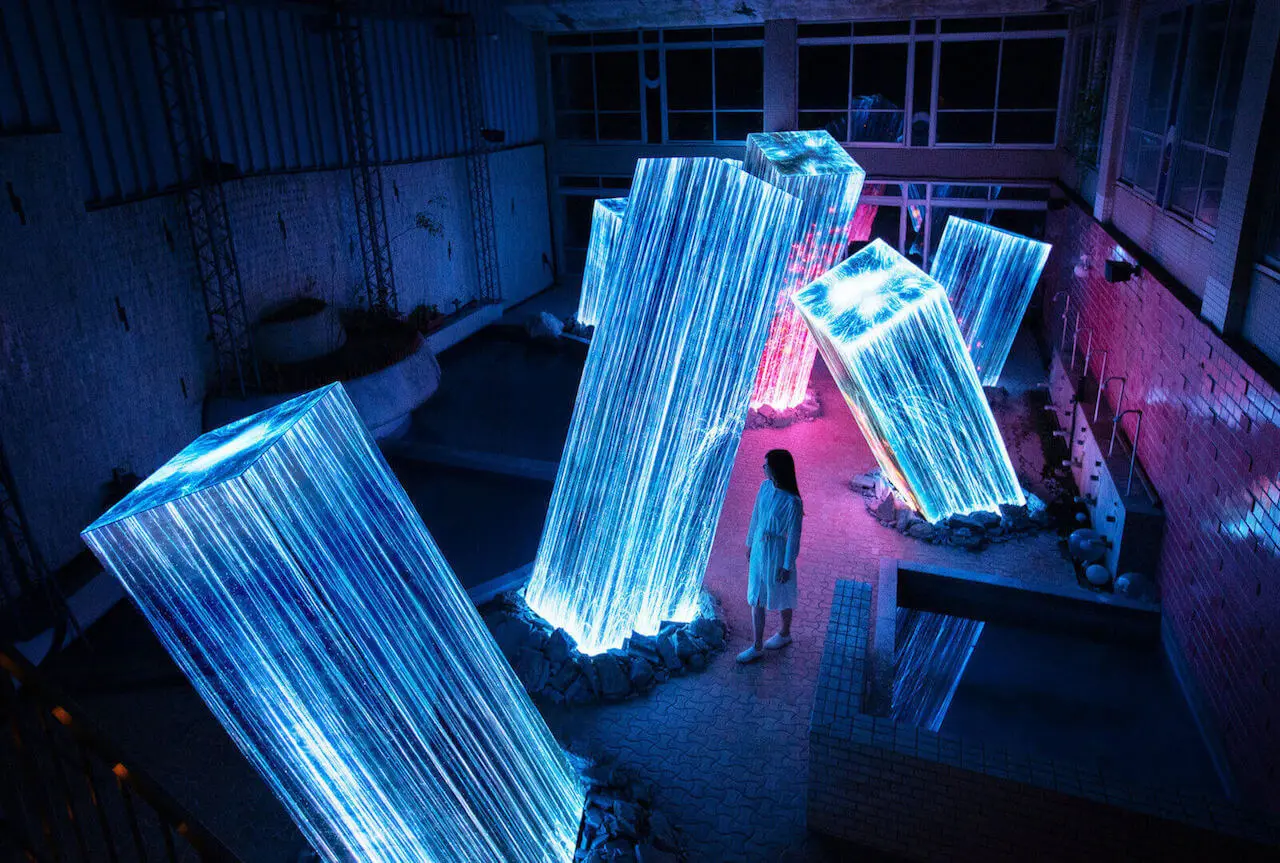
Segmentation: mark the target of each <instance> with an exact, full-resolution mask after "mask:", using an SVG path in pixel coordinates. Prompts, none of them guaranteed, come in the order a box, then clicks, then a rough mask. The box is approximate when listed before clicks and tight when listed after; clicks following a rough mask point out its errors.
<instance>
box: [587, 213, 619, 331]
mask: <svg viewBox="0 0 1280 863" xmlns="http://www.w3.org/2000/svg"><path fill="white" fill-rule="evenodd" d="M626 212H627V199H626V198H599V199H597V200H596V203H595V206H594V207H592V208H591V239H590V240H589V241H588V243H587V263H586V266H585V267H583V270H582V293H581V295H580V296H579V297H578V323H580V324H583V325H585V326H589V327H595V326H599V324H600V300H601V297H600V286H601V285H602V284H603V283H604V280H605V276H606V274H607V273H608V272H609V260H610V257H611V256H612V253H613V246H614V241H616V240H617V238H618V231H619V229H620V228H621V227H622V217H623V216H625V215H626Z"/></svg>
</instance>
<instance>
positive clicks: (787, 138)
mask: <svg viewBox="0 0 1280 863" xmlns="http://www.w3.org/2000/svg"><path fill="white" fill-rule="evenodd" d="M743 165H744V168H745V169H746V171H747V173H749V174H753V175H755V176H757V177H759V178H761V179H762V180H766V181H768V182H769V183H771V184H773V185H775V186H777V187H778V188H780V189H783V190H784V191H787V192H790V193H791V194H793V195H795V196H796V197H797V198H799V199H800V201H801V203H802V204H803V206H804V212H803V213H802V215H801V216H800V224H801V225H802V226H803V227H802V234H801V235H800V237H799V239H798V240H797V242H796V243H795V245H794V246H793V247H792V249H791V257H790V260H789V261H788V262H787V271H786V275H785V276H783V279H782V281H781V282H780V284H779V285H777V286H776V290H777V307H776V309H775V311H774V316H773V321H772V323H771V325H770V328H769V338H768V341H766V342H765V348H764V353H763V354H762V355H761V357H760V367H759V370H758V371H757V373H756V382H755V389H754V390H753V391H752V393H751V406H752V407H753V408H757V407H760V406H762V405H769V406H770V407H773V408H777V409H778V410H786V409H787V408H793V407H795V406H796V405H798V404H800V402H802V401H804V397H805V391H806V390H807V389H808V386H809V373H810V372H811V371H812V370H813V359H814V356H815V355H816V354H817V350H818V349H817V346H816V345H815V344H814V343H813V339H812V338H810V337H809V329H808V327H806V326H805V325H804V321H803V320H802V319H801V318H800V315H799V313H798V312H796V308H795V306H794V305H793V304H792V303H791V296H792V295H793V294H794V293H795V292H796V291H797V290H799V289H800V288H802V287H804V286H805V285H807V284H809V283H810V282H812V281H813V280H814V279H816V278H817V277H818V276H820V275H822V274H823V273H825V272H826V271H827V269H828V268H829V267H831V265H832V264H834V263H835V262H836V261H838V260H840V258H841V257H843V256H844V253H845V248H846V247H847V246H848V245H849V239H850V237H849V231H850V227H851V225H852V223H853V219H854V212H855V210H857V207H858V196H859V195H860V194H861V193H862V181H863V180H864V179H866V176H867V172H866V171H864V170H862V168H861V166H859V165H858V163H857V162H855V161H853V159H851V158H850V157H849V154H848V153H846V152H845V149H844V147H841V146H840V145H839V144H838V143H836V140H835V138H832V137H831V135H830V134H828V133H827V132H761V133H758V134H754V135H748V136H747V158H746V160H745V161H744V163H743Z"/></svg>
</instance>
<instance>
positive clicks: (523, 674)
mask: <svg viewBox="0 0 1280 863" xmlns="http://www.w3.org/2000/svg"><path fill="white" fill-rule="evenodd" d="M515 671H516V676H517V677H519V678H520V682H521V683H523V684H524V688H525V689H527V690H528V691H529V692H537V691H539V690H540V689H542V688H543V687H544V686H546V685H547V679H548V677H549V676H550V673H551V663H549V662H547V658H546V657H545V656H543V655H542V653H541V652H540V651H537V650H533V649H531V648H528V647H524V648H521V650H520V653H519V654H518V655H517V656H516V662H515Z"/></svg>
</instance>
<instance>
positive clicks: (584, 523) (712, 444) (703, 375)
mask: <svg viewBox="0 0 1280 863" xmlns="http://www.w3.org/2000/svg"><path fill="white" fill-rule="evenodd" d="M799 217H800V202H799V201H797V200H796V199H795V198H793V197H792V196H791V195H788V194H787V193H785V192H783V191H781V190H779V189H777V188H775V187H774V186H771V185H770V184H768V183H766V182H764V181H762V180H760V179H758V178H756V177H752V176H750V175H749V174H747V173H745V172H744V171H742V170H741V169H740V168H737V167H735V166H733V165H731V164H728V163H727V162H725V161H723V160H721V159H710V158H682V159H641V160H640V161H639V162H638V163H637V166H636V173H635V179H634V182H633V183H632V187H631V196H630V198H629V199H628V204H627V216H626V218H625V219H624V220H623V223H622V233H621V234H620V235H619V236H618V239H617V245H616V247H615V249H614V255H613V264H612V266H611V268H610V272H609V276H608V278H607V279H606V280H605V282H604V286H603V287H604V290H605V291H606V292H607V293H608V295H609V300H608V309H607V313H606V320H605V323H604V325H603V326H601V327H600V328H599V329H598V330H596V333H595V336H594V337H593V339H592V342H591V350H590V352H589V353H588V354H587V362H586V366H585V368H584V369H583V372H582V383H581V384H580V386H579V389H578V399H577V403H576V405H575V407H574V412H573V420H572V423H571V425H570V427H569V437H568V440H567V441H566V443H565V448H564V454H563V456H562V458H561V460H560V470H559V474H558V475H557V477H556V484H555V490H554V491H553V493H552V496H551V506H550V508H549V510H548V512H547V519H546V524H545V527H544V529H543V534H542V543H541V545H540V546H539V548H538V557H537V561H536V563H535V565H534V570H533V575H532V578H531V580H530V583H529V586H528V589H527V591H526V598H527V600H528V602H529V605H530V606H531V607H532V608H533V609H534V610H535V611H537V612H538V613H539V614H541V615H542V616H543V617H544V618H546V619H547V620H549V621H551V622H552V623H553V624H555V625H556V626H562V627H564V628H565V629H566V630H567V631H568V632H569V633H570V634H571V635H572V636H573V637H574V638H575V639H577V641H578V646H579V648H580V649H582V650H584V651H586V652H593V653H594V652H599V651H601V650H606V649H608V648H612V647H618V646H620V645H621V644H622V642H623V640H624V639H625V638H627V637H628V636H629V635H630V634H631V632H632V630H637V631H639V632H643V633H647V634H653V633H655V632H657V631H658V626H659V624H660V623H661V622H662V621H663V620H669V619H674V620H689V619H691V618H692V617H693V615H694V614H695V613H696V611H697V605H698V598H699V588H700V585H701V583H702V576H703V571H704V570H705V569H706V565H707V559H708V557H709V556H710V553H711V540H712V536H713V535H714V533H715V527H716V522H717V520H718V518H719V513H720V506H721V503H722V502H723V500H724V495H725V491H726V488H727V486H728V482H729V473H730V471H731V470H732V468H733V459H734V455H735V453H736V452H737V449H738V438H739V435H740V433H741V431H742V428H743V426H744V424H745V422H746V412H747V400H748V398H749V396H750V395H751V384H752V381H753V379H754V377H755V370H756V361H757V360H758V358H759V356H760V349H761V348H762V347H763V346H764V337H765V334H766V332H767V331H768V326H769V318H770V316H771V315H772V313H773V307H774V292H775V291H776V289H777V285H778V282H779V280H780V279H781V277H782V271H783V268H784V267H785V266H786V263H787V257H788V255H789V253H790V248H791V244H792V241H793V238H794V236H795V233H796V231H797V226H798V221H799Z"/></svg>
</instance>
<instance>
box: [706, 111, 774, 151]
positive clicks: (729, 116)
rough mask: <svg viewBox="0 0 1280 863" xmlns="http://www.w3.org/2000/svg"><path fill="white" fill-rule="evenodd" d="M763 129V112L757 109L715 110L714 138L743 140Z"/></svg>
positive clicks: (719, 139) (718, 139)
mask: <svg viewBox="0 0 1280 863" xmlns="http://www.w3.org/2000/svg"><path fill="white" fill-rule="evenodd" d="M763 129H764V114H762V113H760V112H759V111H729V112H725V111H717V112H716V140H717V141H734V142H739V141H741V142H743V143H745V142H746V140H747V136H748V135H750V134H751V133H753V132H759V131H761V130H763Z"/></svg>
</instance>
